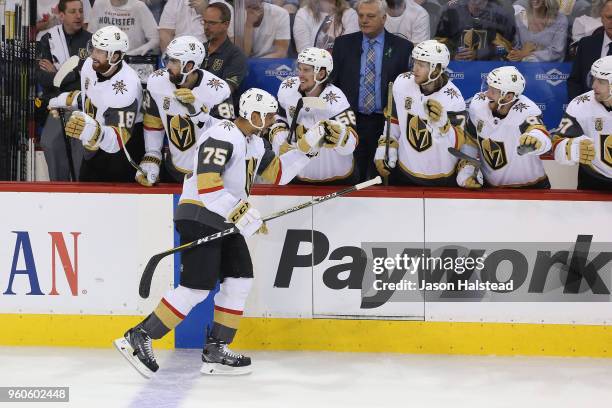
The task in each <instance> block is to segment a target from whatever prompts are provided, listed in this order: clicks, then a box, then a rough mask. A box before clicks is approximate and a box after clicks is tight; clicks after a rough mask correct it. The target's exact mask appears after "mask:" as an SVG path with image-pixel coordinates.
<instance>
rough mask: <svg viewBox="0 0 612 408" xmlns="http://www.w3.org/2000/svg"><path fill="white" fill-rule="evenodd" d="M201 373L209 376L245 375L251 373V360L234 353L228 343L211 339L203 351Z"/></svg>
mask: <svg viewBox="0 0 612 408" xmlns="http://www.w3.org/2000/svg"><path fill="white" fill-rule="evenodd" d="M202 362H203V363H202V368H201V369H200V372H201V373H202V374H207V375H244V374H250V373H251V358H250V357H246V356H243V355H242V354H239V353H236V352H233V351H232V350H230V349H229V347H228V346H227V343H225V342H222V341H220V340H212V339H209V340H208V342H207V343H206V345H205V346H204V350H203V351H202Z"/></svg>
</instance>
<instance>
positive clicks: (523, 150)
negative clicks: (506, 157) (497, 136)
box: [516, 145, 536, 156]
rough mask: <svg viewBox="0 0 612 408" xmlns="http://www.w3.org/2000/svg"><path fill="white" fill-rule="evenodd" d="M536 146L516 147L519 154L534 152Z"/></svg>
mask: <svg viewBox="0 0 612 408" xmlns="http://www.w3.org/2000/svg"><path fill="white" fill-rule="evenodd" d="M535 149H536V147H535V146H534V145H520V146H517V147H516V154H518V155H519V156H523V155H526V154H527V153H531V152H534V151H535Z"/></svg>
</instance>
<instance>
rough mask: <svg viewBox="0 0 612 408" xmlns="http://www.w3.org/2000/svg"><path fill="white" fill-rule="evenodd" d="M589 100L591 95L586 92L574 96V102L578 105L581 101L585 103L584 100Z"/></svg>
mask: <svg viewBox="0 0 612 408" xmlns="http://www.w3.org/2000/svg"><path fill="white" fill-rule="evenodd" d="M590 100H591V97H590V96H589V95H586V94H585V95H580V96H577V97H576V103H577V104H578V105H580V104H581V103H586V102H588V101H590Z"/></svg>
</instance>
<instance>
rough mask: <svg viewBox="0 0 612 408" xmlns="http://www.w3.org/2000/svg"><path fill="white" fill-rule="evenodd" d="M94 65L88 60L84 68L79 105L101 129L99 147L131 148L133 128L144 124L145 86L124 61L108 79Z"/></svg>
mask: <svg viewBox="0 0 612 408" xmlns="http://www.w3.org/2000/svg"><path fill="white" fill-rule="evenodd" d="M92 62H93V61H92V59H91V58H87V59H86V60H85V62H84V63H83V67H82V69H81V94H80V96H79V97H80V101H81V102H80V105H81V108H82V110H83V112H85V113H86V114H87V115H89V116H90V117H92V118H94V119H96V120H97V121H98V123H99V124H100V126H102V136H101V138H100V147H99V148H100V149H102V150H104V151H105V152H108V153H116V152H118V151H119V150H120V149H121V144H124V145H126V146H127V145H128V143H129V140H130V138H131V136H132V131H133V128H134V125H135V124H136V123H138V122H142V115H141V113H140V105H141V102H142V86H141V84H140V79H139V78H138V74H137V73H136V71H134V70H133V69H132V68H131V67H130V66H129V65H128V64H127V63H125V62H122V63H121V67H120V69H119V70H118V71H117V72H116V73H114V74H113V75H112V76H111V77H109V78H104V77H102V76H99V75H98V74H97V73H96V71H94V69H93V67H92ZM120 135H121V136H120ZM119 137H121V140H119ZM87 156H88V154H86V158H87Z"/></svg>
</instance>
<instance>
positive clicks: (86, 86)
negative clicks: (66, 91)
mask: <svg viewBox="0 0 612 408" xmlns="http://www.w3.org/2000/svg"><path fill="white" fill-rule="evenodd" d="M88 89H89V78H85V90H88Z"/></svg>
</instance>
